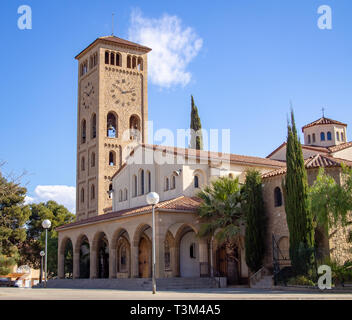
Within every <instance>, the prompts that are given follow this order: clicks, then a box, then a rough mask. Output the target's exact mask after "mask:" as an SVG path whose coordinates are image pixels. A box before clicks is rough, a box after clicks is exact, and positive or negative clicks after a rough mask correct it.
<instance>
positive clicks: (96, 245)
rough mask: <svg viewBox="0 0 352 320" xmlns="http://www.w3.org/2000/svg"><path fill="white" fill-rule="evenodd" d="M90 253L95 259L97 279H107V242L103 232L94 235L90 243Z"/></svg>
mask: <svg viewBox="0 0 352 320" xmlns="http://www.w3.org/2000/svg"><path fill="white" fill-rule="evenodd" d="M92 252H93V255H94V256H95V257H92V258H93V259H95V261H94V262H95V263H96V270H95V271H94V273H95V274H96V277H97V278H109V240H108V237H107V235H106V233H105V232H104V231H98V232H96V233H95V235H94V238H93V242H92Z"/></svg>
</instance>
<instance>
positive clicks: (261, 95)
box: [0, 0, 352, 206]
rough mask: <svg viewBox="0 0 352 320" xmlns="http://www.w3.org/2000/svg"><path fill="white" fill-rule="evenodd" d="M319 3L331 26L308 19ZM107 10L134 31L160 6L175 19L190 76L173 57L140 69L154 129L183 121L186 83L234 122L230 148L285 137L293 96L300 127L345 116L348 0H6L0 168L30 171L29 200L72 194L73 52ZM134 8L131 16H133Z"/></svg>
mask: <svg viewBox="0 0 352 320" xmlns="http://www.w3.org/2000/svg"><path fill="white" fill-rule="evenodd" d="M23 4H26V5H29V6H30V7H31V8H32V24H33V25H32V30H19V29H18V27H17V19H18V17H19V16H20V15H19V14H17V8H18V7H19V6H20V5H23ZM321 5H329V6H330V7H331V9H332V30H321V29H319V28H318V26H317V20H318V18H319V14H318V13H317V9H318V7H319V6H321ZM112 12H114V13H115V34H116V35H117V36H120V37H122V38H131V35H132V36H135V37H138V36H141V33H138V32H139V31H140V29H141V28H143V23H145V24H148V23H149V24H152V25H153V26H154V27H156V28H158V26H160V25H161V21H162V19H163V18H164V19H176V21H177V26H178V27H179V30H178V31H179V32H180V33H181V34H183V35H184V36H185V37H186V41H189V42H188V43H186V44H184V46H183V47H181V49H180V50H178V51H177V50H176V51H175V52H174V53H175V55H176V57H177V58H179V59H180V61H181V62H182V63H183V65H182V68H181V75H183V76H185V75H188V76H190V79H189V80H185V81H183V82H181V81H177V79H175V77H174V78H172V74H175V73H172V72H173V71H175V70H174V69H171V75H170V74H169V76H171V79H170V78H167V76H166V80H165V78H161V79H158V78H157V76H158V75H156V78H154V79H149V80H150V81H149V88H148V94H149V97H148V99H149V119H150V120H153V122H154V129H155V130H157V129H158V128H169V129H171V130H173V131H175V132H176V129H178V128H187V127H188V126H189V121H190V119H189V114H190V95H191V94H193V95H194V98H195V101H196V104H197V106H198V109H199V113H200V117H201V120H202V125H203V128H205V129H210V128H212V129H213V128H215V129H222V128H229V129H231V152H232V153H238V154H247V155H257V156H266V155H267V154H269V153H270V152H271V151H272V150H273V149H274V148H276V147H277V146H278V145H279V144H280V143H282V142H283V141H284V140H285V137H286V118H287V113H288V111H289V101H290V100H292V103H293V107H294V111H295V116H296V122H297V125H298V126H299V127H301V126H303V125H304V124H306V123H308V122H311V121H313V120H316V119H317V118H319V117H320V116H321V108H322V107H325V108H326V116H328V117H331V118H334V119H336V120H340V121H344V122H346V123H347V124H348V125H349V126H351V125H352V123H351V118H352V117H351V116H352V108H351V103H352V82H351V74H352V73H351V71H352V41H351V34H352V33H351V31H352V22H351V18H350V17H351V15H352V2H351V1H349V0H339V1H336V0H335V1H330V0H318V1H315V0H314V1H313V0H295V1H293V0H292V1H288V0H287V1H282V0H275V1H274V0H266V1H263V0H252V1H248V0H236V1H217V2H210V1H208V2H206V1H189V0H188V1H182V0H179V1H152V0H151V1H116V0H114V1H112V0H99V1H97V0H96V1H87V0H86V1H81V0H75V1H69V0H50V1H39V0H26V1H17V0H3V1H1V4H0V28H1V29H0V30H1V40H2V50H0V65H1V71H2V72H1V73H2V77H1V79H0V88H1V93H2V94H1V108H0V119H1V126H0V135H1V137H2V138H1V140H0V147H1V148H0V159H1V160H4V161H6V162H7V164H6V166H5V167H4V168H3V169H4V170H5V171H6V172H11V171H14V172H16V173H18V174H19V173H20V172H21V171H22V170H23V169H25V170H26V171H27V172H28V174H27V176H26V177H25V179H24V183H27V188H28V194H29V196H30V197H32V198H35V199H36V200H37V201H39V200H46V199H47V198H48V197H53V198H55V199H57V200H58V201H61V202H63V203H64V204H66V205H67V206H70V203H73V200H74V198H72V194H74V188H69V187H74V186H75V170H76V116H77V111H76V108H77V62H76V60H75V59H74V56H75V55H76V54H77V53H78V52H80V51H81V50H82V49H83V48H85V47H86V46H87V45H88V44H89V43H91V42H92V41H94V40H95V39H96V38H97V37H99V36H104V35H109V34H110V33H111V13H112ZM136 12H137V16H138V17H139V20H138V19H137V20H138V21H137V22H138V23H136V19H135V20H133V19H132V16H133V14H135V16H136ZM165 17H166V18H165ZM172 17H173V18H172ZM175 17H176V18H175ZM173 21H175V20H173ZM187 28H191V29H187ZM187 30H188V33H187ZM159 31H160V32H161V33H162V31H163V30H159ZM175 33H177V32H175ZM141 38H143V36H141ZM196 41H199V42H198V47H197V46H196V45H195V43H196ZM200 44H201V45H200ZM196 47H197V48H196ZM189 48H191V49H193V53H192V54H188V56H187V55H185V54H184V51H185V50H183V49H189ZM164 63H167V61H166V62H165V61H164ZM169 71H170V70H169ZM186 78H187V77H186ZM152 80H153V81H152ZM164 80H165V81H166V83H164V84H163V81H164ZM38 186H41V187H40V188H39V189H38ZM48 186H49V187H50V186H61V189H60V190H58V189H57V188H56V189H55V188H52V189H50V188H47V187H48ZM65 186H66V187H67V188H68V189H67V188H66V187H65ZM36 188H37V189H36ZM65 188H66V189H65ZM51 192H52V193H51ZM60 192H61V193H60ZM57 193H60V194H59V195H58V194H57ZM67 199H70V200H67Z"/></svg>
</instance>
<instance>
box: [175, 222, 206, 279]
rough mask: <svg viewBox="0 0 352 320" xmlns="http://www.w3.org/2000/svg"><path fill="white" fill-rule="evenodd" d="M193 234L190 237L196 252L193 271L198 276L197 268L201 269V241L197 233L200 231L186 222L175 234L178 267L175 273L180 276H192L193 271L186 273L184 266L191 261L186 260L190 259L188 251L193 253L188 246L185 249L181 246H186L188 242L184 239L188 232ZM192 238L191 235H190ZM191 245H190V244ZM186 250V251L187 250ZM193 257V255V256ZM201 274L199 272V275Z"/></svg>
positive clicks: (176, 264)
mask: <svg viewBox="0 0 352 320" xmlns="http://www.w3.org/2000/svg"><path fill="white" fill-rule="evenodd" d="M188 233H189V234H190V235H191V234H193V235H192V239H189V240H192V246H193V243H194V248H193V253H194V256H195V261H193V260H192V267H193V269H192V272H193V273H194V276H196V273H197V272H196V270H195V269H196V268H197V269H198V271H200V265H199V241H198V239H197V238H196V235H197V233H198V230H197V229H196V228H195V227H194V226H193V225H191V224H189V223H185V224H183V225H182V226H180V227H179V229H178V230H177V232H176V235H175V260H176V261H175V267H176V270H175V274H176V275H178V276H190V275H191V273H192V272H191V273H189V274H188V273H187V272H186V273H185V272H184V266H185V265H186V264H187V263H188V262H189V261H186V260H189V259H187V258H186V256H187V255H188V253H190V254H191V248H188V247H187V249H185V248H181V247H185V246H186V244H184V243H183V242H182V239H183V238H184V236H186V235H187V234H188ZM190 235H188V236H187V237H189V236H190ZM190 238H191V237H190ZM189 247H190V246H189ZM188 249H189V252H188ZM185 250H186V252H185ZM191 259H193V257H192V258H191ZM197 276H199V274H198V275H197Z"/></svg>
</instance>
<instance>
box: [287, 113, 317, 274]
mask: <svg viewBox="0 0 352 320" xmlns="http://www.w3.org/2000/svg"><path fill="white" fill-rule="evenodd" d="M286 164H287V173H286V178H285V179H284V181H283V190H284V197H285V210H286V219H287V225H288V229H289V232H290V258H291V263H292V268H293V271H294V272H295V273H296V274H299V275H311V274H312V271H313V267H314V262H315V261H314V225H313V215H312V212H311V210H310V207H309V199H308V179H307V172H306V169H305V166H304V159H303V153H302V147H301V143H300V141H299V138H298V136H297V129H296V124H295V120H294V114H293V111H292V110H291V124H289V123H288V124H287V145H286Z"/></svg>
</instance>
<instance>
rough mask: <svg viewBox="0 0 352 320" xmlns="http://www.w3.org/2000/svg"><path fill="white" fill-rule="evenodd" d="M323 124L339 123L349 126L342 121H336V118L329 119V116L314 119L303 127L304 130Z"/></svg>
mask: <svg viewBox="0 0 352 320" xmlns="http://www.w3.org/2000/svg"><path fill="white" fill-rule="evenodd" d="M323 124H337V125H340V126H346V127H347V124H346V123H342V122H340V121H336V120H332V119H329V118H325V117H321V118H320V119H318V120H315V121H313V122H311V123H308V124H306V125H305V126H304V127H302V132H303V131H304V129H306V128H309V127H313V126H317V125H323Z"/></svg>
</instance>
